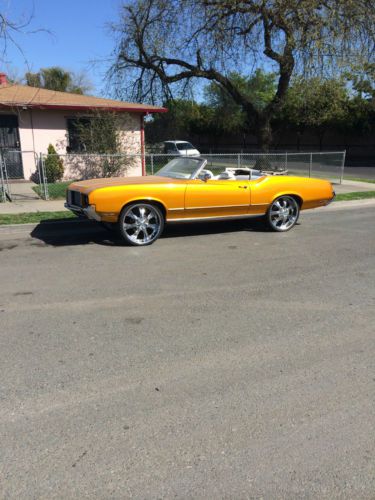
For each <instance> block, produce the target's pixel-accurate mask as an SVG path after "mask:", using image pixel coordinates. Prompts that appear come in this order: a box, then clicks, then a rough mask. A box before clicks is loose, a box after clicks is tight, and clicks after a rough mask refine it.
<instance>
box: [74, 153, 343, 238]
mask: <svg viewBox="0 0 375 500" xmlns="http://www.w3.org/2000/svg"><path fill="white" fill-rule="evenodd" d="M334 196H335V193H334V191H333V189H332V185H331V183H330V182H328V181H325V180H321V179H309V178H301V177H288V176H267V175H265V174H262V173H261V172H257V173H255V175H254V171H251V169H246V168H235V167H233V168H231V167H228V166H225V165H222V166H220V165H217V166H215V167H213V166H211V165H210V166H209V167H208V166H207V160H205V159H204V158H192V157H186V158H175V159H173V160H171V161H170V162H169V163H167V164H166V165H165V166H164V167H163V168H162V169H161V170H159V171H158V172H157V173H156V174H155V175H152V176H147V177H125V178H111V179H93V180H86V181H80V182H74V183H73V184H71V185H70V186H69V189H68V192H67V203H66V204H65V206H66V207H67V208H69V209H70V210H71V211H72V212H74V213H75V214H77V215H83V216H85V217H88V218H89V219H94V220H97V221H101V222H104V223H106V224H107V225H108V224H112V225H114V224H116V225H117V227H118V229H119V233H120V234H121V236H122V237H123V239H124V240H125V241H126V242H127V243H129V244H131V245H138V246H141V245H149V244H150V243H153V242H154V241H155V240H156V239H157V238H158V237H159V236H160V235H161V233H162V231H163V228H164V224H165V223H170V222H186V221H198V220H218V219H229V218H233V219H234V218H240V217H263V218H264V220H265V222H266V223H267V224H268V226H269V227H270V228H271V229H272V230H274V231H288V230H289V229H291V228H292V227H293V226H294V225H295V223H296V222H297V220H298V216H299V212H300V210H304V209H306V208H315V207H320V206H323V205H327V204H328V203H329V202H331V201H332V199H333V198H334Z"/></svg>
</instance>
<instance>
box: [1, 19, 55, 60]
mask: <svg viewBox="0 0 375 500" xmlns="http://www.w3.org/2000/svg"><path fill="white" fill-rule="evenodd" d="M33 18H34V12H31V13H30V15H29V16H27V17H26V18H24V19H14V18H11V17H10V16H9V15H8V14H7V13H6V12H5V11H0V62H3V63H4V62H6V59H7V52H8V49H9V47H15V48H16V49H17V50H18V51H19V52H20V54H22V56H23V57H24V59H25V61H26V56H25V53H24V50H23V48H22V46H21V45H20V44H19V42H18V37H19V36H20V35H23V34H35V33H40V32H45V33H50V32H49V31H48V30H46V29H42V28H36V29H30V25H31V23H32V20H33Z"/></svg>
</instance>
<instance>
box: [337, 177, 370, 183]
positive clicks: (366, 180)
mask: <svg viewBox="0 0 375 500" xmlns="http://www.w3.org/2000/svg"><path fill="white" fill-rule="evenodd" d="M344 180H345V181H358V182H370V183H371V184H375V179H362V178H361V177H346V176H345V177H344Z"/></svg>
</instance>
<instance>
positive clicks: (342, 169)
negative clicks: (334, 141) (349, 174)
mask: <svg viewBox="0 0 375 500" xmlns="http://www.w3.org/2000/svg"><path fill="white" fill-rule="evenodd" d="M345 159H346V150H345V151H344V152H343V154H342V162H341V172H340V184H342V181H343V180H344V168H345Z"/></svg>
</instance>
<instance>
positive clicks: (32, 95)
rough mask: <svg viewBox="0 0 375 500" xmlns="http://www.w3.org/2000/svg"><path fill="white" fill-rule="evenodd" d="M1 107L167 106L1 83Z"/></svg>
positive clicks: (135, 109) (116, 108) (150, 109)
mask: <svg viewBox="0 0 375 500" xmlns="http://www.w3.org/2000/svg"><path fill="white" fill-rule="evenodd" d="M0 107H26V108H39V109H74V110H82V111H85V110H89V109H92V110H93V109H96V110H100V109H102V110H108V111H115V112H125V111H127V112H138V113H163V112H165V111H167V109H166V108H162V107H157V106H151V105H149V104H138V103H134V102H124V101H116V100H113V99H103V98H101V97H92V96H88V95H81V94H71V93H69V92H57V91H55V90H47V89H41V88H36V87H28V86H26V85H1V86H0Z"/></svg>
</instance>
